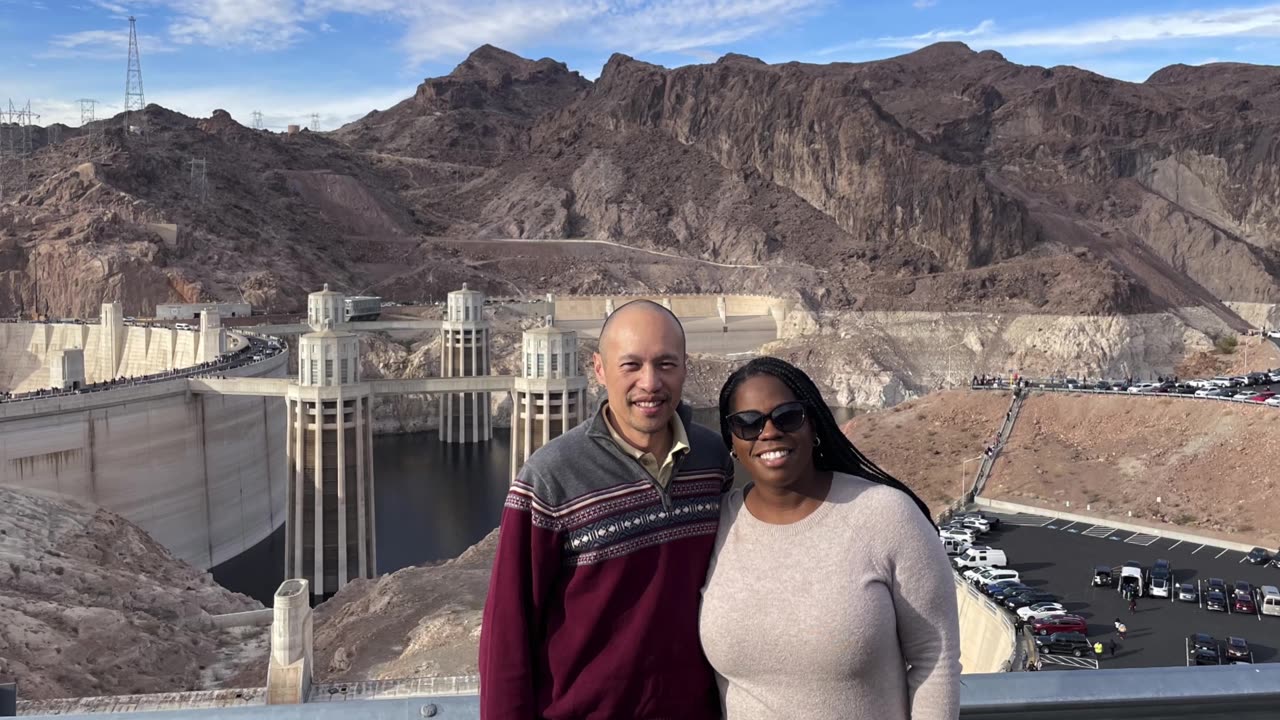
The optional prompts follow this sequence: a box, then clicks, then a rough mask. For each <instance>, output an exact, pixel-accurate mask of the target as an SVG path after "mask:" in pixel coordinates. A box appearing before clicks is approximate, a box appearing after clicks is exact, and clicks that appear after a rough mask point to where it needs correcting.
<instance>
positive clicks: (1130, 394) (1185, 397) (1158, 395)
mask: <svg viewBox="0 0 1280 720" xmlns="http://www.w3.org/2000/svg"><path fill="white" fill-rule="evenodd" d="M970 389H971V390H1006V391H1008V390H1013V389H1015V388H1014V386H1012V385H971V386H970ZM1023 390H1024V391H1026V390H1036V391H1046V392H1061V393H1083V394H1086V395H1123V396H1126V397H1153V398H1176V399H1181V400H1218V401H1220V402H1230V403H1241V404H1244V405H1251V406H1254V407H1280V405H1267V404H1266V403H1263V402H1258V401H1256V400H1247V399H1244V398H1224V397H1215V396H1209V395H1188V394H1183V393H1157V392H1129V391H1128V390H1091V389H1085V388H1075V389H1073V388H1065V387H1058V386H1054V385H1037V384H1035V383H1033V382H1030V381H1028V382H1027V384H1026V385H1025V386H1024V387H1023ZM1277 397H1280V393H1277Z"/></svg>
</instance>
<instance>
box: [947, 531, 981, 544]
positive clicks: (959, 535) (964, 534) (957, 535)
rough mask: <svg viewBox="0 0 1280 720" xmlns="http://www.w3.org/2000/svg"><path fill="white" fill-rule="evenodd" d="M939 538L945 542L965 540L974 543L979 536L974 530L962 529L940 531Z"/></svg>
mask: <svg viewBox="0 0 1280 720" xmlns="http://www.w3.org/2000/svg"><path fill="white" fill-rule="evenodd" d="M938 537H940V538H942V539H943V540H963V541H964V542H967V543H972V542H974V541H975V540H977V539H978V534H977V533H975V532H974V531H972V530H968V529H961V528H943V529H941V530H939V531H938Z"/></svg>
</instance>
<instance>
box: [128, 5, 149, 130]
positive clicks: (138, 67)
mask: <svg viewBox="0 0 1280 720" xmlns="http://www.w3.org/2000/svg"><path fill="white" fill-rule="evenodd" d="M146 107H147V99H146V96H145V95H143V93H142V58H141V57H139V55H138V21H137V19H136V18H135V17H133V16H132V15H130V16H129V69H128V71H127V76H126V77H125V83H124V131H125V135H128V134H129V133H130V132H137V133H140V134H145V133H146V127H145V125H146V119H145V116H144V115H143V113H142V111H143V110H144V109H146ZM134 128H137V129H136V130H134Z"/></svg>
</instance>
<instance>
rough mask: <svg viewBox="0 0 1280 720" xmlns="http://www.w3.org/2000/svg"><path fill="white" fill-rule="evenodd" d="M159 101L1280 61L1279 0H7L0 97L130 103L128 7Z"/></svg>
mask: <svg viewBox="0 0 1280 720" xmlns="http://www.w3.org/2000/svg"><path fill="white" fill-rule="evenodd" d="M130 15H133V16H135V17H136V18H137V29H138V45H139V50H140V54H141V64H142V76H143V90H144V92H145V96H146V101H147V102H148V103H158V104H160V105H162V106H164V107H167V108H170V109H172V110H177V111H178V112H181V113H184V114H187V115H190V116H194V117H207V116H208V115H210V114H211V113H212V112H213V110H214V109H216V108H222V109H225V110H227V111H228V112H230V113H231V114H232V116H233V117H235V119H236V120H238V121H240V122H242V123H244V124H245V125H249V124H250V123H251V121H252V113H253V112H254V111H259V112H261V113H262V116H263V123H264V125H265V126H266V127H269V128H273V129H283V128H284V127H285V126H286V125H287V124H289V123H298V124H301V125H304V126H305V125H309V124H310V117H311V115H312V114H313V113H315V114H317V115H318V116H319V129H321V130H331V129H333V128H335V127H338V126H339V125H341V124H343V123H345V122H349V121H351V120H354V119H356V118H359V117H361V116H363V115H365V114H366V113H368V112H369V111H370V110H374V109H386V108H387V107H390V106H391V105H394V104H395V103H396V102H398V101H400V100H402V99H404V98H406V97H408V96H410V95H412V94H413V91H414V89H415V88H416V87H417V85H418V84H419V83H420V82H421V81H422V80H423V78H427V77H435V76H439V75H445V74H448V72H449V71H450V70H452V69H453V67H454V66H455V65H457V64H458V63H459V62H461V61H462V60H463V59H464V58H466V56H467V55H468V54H469V53H470V52H471V51H472V50H474V49H475V48H476V47H479V46H480V45H482V44H485V43H489V44H492V45H496V46H498V47H501V48H504V49H507V50H510V51H512V52H515V53H518V54H520V55H523V56H525V57H532V58H542V57H551V58H555V59H557V60H560V61H563V62H564V63H566V64H567V65H568V66H569V68H570V69H573V70H577V71H578V72H580V73H582V75H583V76H585V77H587V78H588V79H595V78H596V77H597V76H598V75H599V74H600V70H601V68H602V66H603V65H604V63H605V61H607V60H608V58H609V56H610V55H612V54H613V53H615V52H621V53H625V54H627V55H630V56H632V57H635V58H639V59H642V60H645V61H648V62H652V63H656V64H659V65H663V66H666V67H678V66H681V65H689V64H693V63H704V62H713V61H714V60H715V59H716V58H718V57H720V56H721V55H723V54H725V53H727V52H736V53H742V54H746V55H752V56H755V57H758V58H761V59H762V60H764V61H766V62H770V63H775V62H788V61H792V60H798V61H801V62H812V63H828V62H837V61H863V60H873V59H878V58H886V57H892V56H894V55H900V54H903V53H907V52H911V51H912V50H914V49H917V48H920V47H924V46H926V45H929V44H931V43H934V42H939V41H943V40H954V41H960V42H964V43H966V44H967V45H969V46H970V47H971V48H973V49H974V50H985V49H994V50H997V51H999V52H1000V53H1002V54H1003V55H1004V56H1005V57H1006V58H1008V59H1009V60H1011V61H1014V62H1017V63H1022V64H1028V65H1043V66H1054V65H1075V66H1077V67H1082V68H1086V69H1089V70H1092V71H1094V72H1097V73H1100V74H1103V75H1107V76H1109V77H1113V78H1117V79H1120V80H1126V81H1131V82H1142V81H1143V80H1145V79H1146V78H1147V77H1148V76H1149V75H1150V74H1151V73H1152V72H1154V71H1155V70H1158V69H1159V68H1162V67H1164V66H1166V65H1170V64H1173V63H1186V64H1192V65H1199V64H1204V63H1212V62H1226V61H1230V62H1249V63H1259V64H1267V65H1280V3H1277V2H1272V3H1256V2H1255V3H1250V2H1247V1H1244V2H1235V3H1232V2H1227V3H1211V2H1207V1H1206V0H1160V1H1159V2H1157V1H1154V0H1124V1H1123V2H1115V1H1114V0H1112V1H1110V2H1103V1H1102V0H1073V1H1072V2H1052V3H1042V2H1028V1H1027V0H989V1H986V2H976V1H968V2H966V1H963V0H877V1H875V2H872V1H856V0H844V1H838V0H136V1H131V0H0V102H5V101H6V100H7V99H12V100H13V102H14V104H15V105H25V103H26V102H27V101H30V103H31V109H32V111H33V112H35V113H38V114H40V116H41V117H40V120H39V121H38V124H41V125H47V124H49V123H51V122H62V123H65V124H67V125H71V126H76V125H79V124H80V121H81V114H82V113H81V103H80V102H78V101H79V100H80V99H94V100H96V101H97V104H96V105H95V106H94V112H95V116H96V117H97V118H103V117H109V116H111V115H114V114H115V113H118V112H120V111H121V110H122V109H123V107H124V94H125V78H126V69H127V62H128V55H127V50H128V39H129V23H128V17H129V16H130Z"/></svg>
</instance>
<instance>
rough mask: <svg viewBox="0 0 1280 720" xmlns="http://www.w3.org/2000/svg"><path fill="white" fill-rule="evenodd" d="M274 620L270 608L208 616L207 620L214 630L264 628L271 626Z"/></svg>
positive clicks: (273, 611) (272, 611)
mask: <svg viewBox="0 0 1280 720" xmlns="http://www.w3.org/2000/svg"><path fill="white" fill-rule="evenodd" d="M274 618H275V610H274V609H272V608H263V609H261V610H246V611H244V612H234V613H224V614H222V615H210V616H209V619H210V620H212V621H213V626H214V627H216V628H223V629H226V628H237V627H266V626H267V625H270V624H271V621H272V620H273V619H274Z"/></svg>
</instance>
